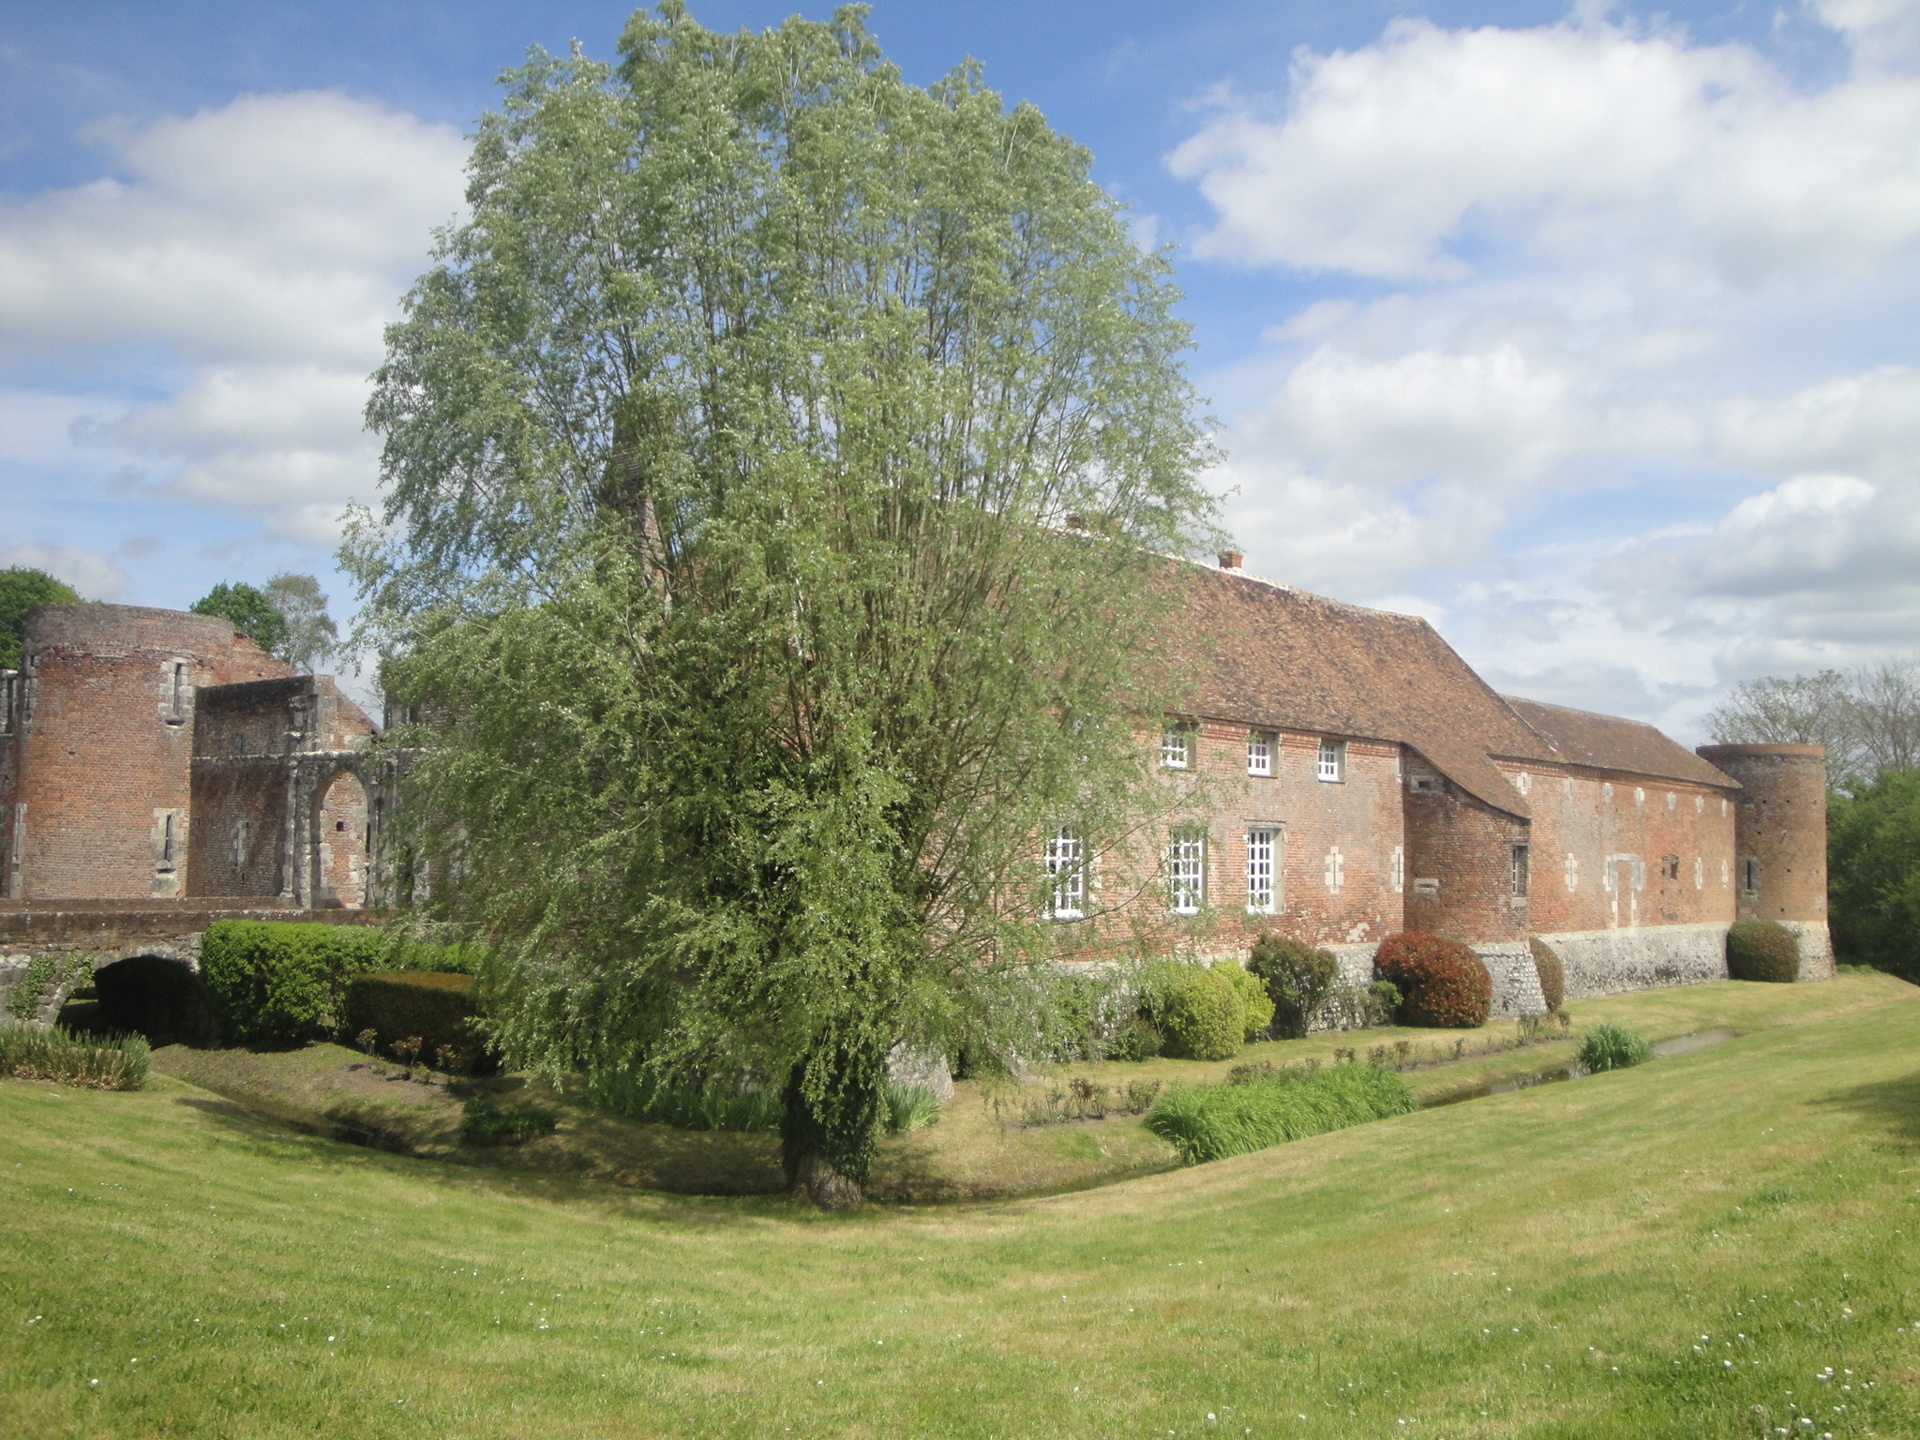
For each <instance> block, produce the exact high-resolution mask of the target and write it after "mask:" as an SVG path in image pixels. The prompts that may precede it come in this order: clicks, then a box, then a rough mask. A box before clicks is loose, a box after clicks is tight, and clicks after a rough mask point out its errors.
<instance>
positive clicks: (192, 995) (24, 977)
mask: <svg viewBox="0 0 1920 1440" xmlns="http://www.w3.org/2000/svg"><path fill="white" fill-rule="evenodd" d="M386 918H387V917H386V915H385V914H384V913H382V912H379V911H373V910H344V909H324V910H300V909H294V908H293V907H291V906H276V905H273V904H272V903H271V902H264V903H263V902H254V903H252V904H244V905H237V904H235V903H234V902H232V901H219V900H214V901H205V902H196V901H191V900H189V901H185V902H180V903H174V904H159V905H156V904H154V903H153V902H152V901H137V900H47V901H35V902H26V903H22V902H19V901H0V1016H4V1017H6V1018H9V1019H17V1020H30V1021H39V1022H42V1023H51V1022H52V1021H54V1020H55V1019H57V1018H58V1016H59V1014H60V1011H61V1007H62V1006H64V1005H65V1004H66V1002H67V1001H68V1000H69V999H70V998H71V997H72V996H73V995H74V992H75V991H79V990H85V989H87V988H89V987H97V991H98V997H99V998H98V1002H97V1003H98V1005H99V1007H100V1013H99V1014H98V1016H97V1017H94V1020H93V1023H104V1024H106V1025H108V1026H109V1027H111V1028H117V1029H127V1030H140V1031H142V1032H144V1033H146V1034H147V1035H148V1038H149V1039H152V1040H153V1041H154V1042H155V1043H158V1044H165V1043H168V1041H169V1040H170V1039H196V1038H204V1037H205V1035H206V1034H207V1032H209V1031H210V1028H211V1024H212V1019H211V1014H210V1013H209V1012H207V1009H206V1002H205V994H204V991H203V990H202V989H201V987H200V985H199V983H198V981H197V979H196V976H197V975H198V972H199V969H200V941H201V937H202V936H204V935H205V934H206V930H207V926H209V925H211V924H212V923H213V922H214V921H216V920H280V921H319V922H321V923H323V924H328V925H378V924H380V923H381V922H382V921H384V920H385V919H386ZM22 987H27V989H25V990H23V989H22ZM16 999H17V1000H18V1001H19V1004H18V1005H17V1006H16V1004H15V1001H16Z"/></svg>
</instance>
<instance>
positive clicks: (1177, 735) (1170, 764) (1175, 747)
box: [1160, 725, 1193, 770]
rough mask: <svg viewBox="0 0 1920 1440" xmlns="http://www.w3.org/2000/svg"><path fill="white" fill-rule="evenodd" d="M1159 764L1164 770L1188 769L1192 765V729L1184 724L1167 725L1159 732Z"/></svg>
mask: <svg viewBox="0 0 1920 1440" xmlns="http://www.w3.org/2000/svg"><path fill="white" fill-rule="evenodd" d="M1160 765H1161V768H1162V769H1166V770H1188V769H1191V768H1192V766H1193V730H1192V729H1191V728H1190V727H1188V726H1186V725H1168V726H1166V727H1165V728H1164V729H1162V730H1161V732H1160Z"/></svg>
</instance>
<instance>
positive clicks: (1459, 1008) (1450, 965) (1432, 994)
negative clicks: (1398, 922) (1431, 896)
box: [1373, 930, 1493, 1030]
mask: <svg viewBox="0 0 1920 1440" xmlns="http://www.w3.org/2000/svg"><path fill="white" fill-rule="evenodd" d="M1373 963H1374V967H1375V968H1376V969H1377V970H1378V971H1379V972H1380V977H1381V978H1382V979H1383V980H1391V981H1392V982H1393V983H1394V984H1395V985H1397V986H1399V987H1400V993H1401V994H1402V995H1403V996H1404V997H1405V998H1404V999H1403V1000H1402V1001H1401V1004H1400V1019H1401V1022H1402V1023H1403V1024H1407V1025H1424V1026H1430V1027H1433V1028H1436V1029H1445V1030H1474V1029H1478V1028H1479V1027H1480V1026H1482V1025H1484V1024H1486V1023H1487V1014H1488V1012H1489V1011H1490V1010H1491V1009H1492V1008H1493V977H1492V976H1491V975H1489V974H1488V973H1487V967H1486V966H1485V965H1483V964H1481V963H1480V957H1479V956H1478V955H1476V954H1474V953H1473V951H1471V950H1469V949H1468V948H1467V947H1466V946H1465V945H1462V944H1461V943H1460V942H1459V941H1458V940H1445V939H1442V938H1441V937H1440V936H1438V935H1429V934H1427V933H1425V932H1424V931H1420V930H1403V931H1401V932H1400V933H1399V934H1397V935H1389V936H1388V937H1387V938H1386V939H1384V940H1382V941H1381V942H1380V948H1379V949H1378V950H1377V951H1375V952H1374V957H1373Z"/></svg>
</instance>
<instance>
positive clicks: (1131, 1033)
mask: <svg viewBox="0 0 1920 1440" xmlns="http://www.w3.org/2000/svg"><path fill="white" fill-rule="evenodd" d="M1166 1047H1167V1037H1166V1036H1164V1035H1162V1034H1161V1033H1160V1032H1159V1031H1158V1030H1156V1029H1154V1026H1153V1022H1152V1021H1151V1020H1149V1019H1147V1017H1146V1016H1144V1015H1135V1016H1134V1017H1133V1018H1132V1019H1131V1020H1129V1021H1127V1023H1126V1024H1124V1025H1122V1026H1121V1027H1120V1028H1119V1029H1118V1030H1116V1031H1114V1032H1113V1035H1112V1036H1111V1038H1109V1039H1108V1041H1107V1054H1108V1055H1109V1056H1111V1057H1112V1058H1113V1059H1115V1060H1132V1061H1134V1062H1136V1063H1137V1062H1139V1061H1142V1060H1151V1059H1153V1057H1154V1056H1156V1055H1158V1054H1159V1053H1160V1052H1161V1051H1162V1050H1164V1049H1166Z"/></svg>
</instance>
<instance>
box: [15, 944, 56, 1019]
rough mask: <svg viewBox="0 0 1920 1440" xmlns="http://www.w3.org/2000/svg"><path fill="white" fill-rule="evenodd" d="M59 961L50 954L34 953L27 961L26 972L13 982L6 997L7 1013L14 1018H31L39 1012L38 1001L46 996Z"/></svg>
mask: <svg viewBox="0 0 1920 1440" xmlns="http://www.w3.org/2000/svg"><path fill="white" fill-rule="evenodd" d="M58 966H59V962H58V961H56V960H55V959H54V957H53V956H51V955H36V956H34V957H33V959H31V960H29V961H28V962H27V968H26V972H25V973H24V974H22V975H21V977H20V978H19V979H18V980H16V981H14V982H13V991H12V993H11V994H10V995H8V997H7V1013H8V1014H9V1015H11V1016H13V1018H14V1019H16V1020H31V1019H33V1017H34V1016H35V1015H37V1014H39V1013H40V1002H41V1001H43V1000H45V999H46V998H47V987H48V986H49V985H51V984H52V983H53V979H54V974H55V972H56V970H57V969H58Z"/></svg>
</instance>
